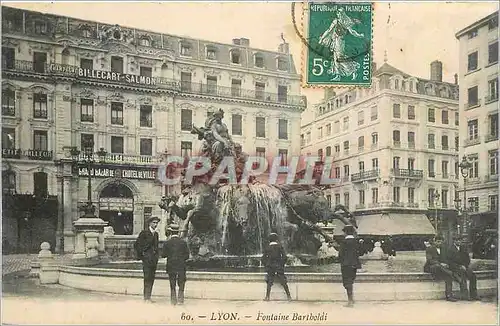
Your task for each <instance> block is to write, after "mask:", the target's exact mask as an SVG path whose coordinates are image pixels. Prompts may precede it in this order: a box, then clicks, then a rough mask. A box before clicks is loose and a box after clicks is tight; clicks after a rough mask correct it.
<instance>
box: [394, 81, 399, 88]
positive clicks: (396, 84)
mask: <svg viewBox="0 0 500 326" xmlns="http://www.w3.org/2000/svg"><path fill="white" fill-rule="evenodd" d="M394 89H399V79H395V80H394Z"/></svg>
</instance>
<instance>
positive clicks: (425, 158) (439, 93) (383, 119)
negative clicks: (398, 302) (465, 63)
mask: <svg viewBox="0 0 500 326" xmlns="http://www.w3.org/2000/svg"><path fill="white" fill-rule="evenodd" d="M386 60H387V59H385V62H384V64H383V65H382V66H381V67H380V68H379V69H376V67H374V69H373V70H374V80H373V84H372V87H371V88H366V89H363V88H358V89H353V90H346V91H343V92H340V93H335V92H334V91H332V90H326V91H325V96H324V101H323V102H322V103H320V104H318V105H317V107H316V112H315V114H316V116H315V119H314V121H313V122H311V123H309V124H307V125H304V126H302V132H301V142H302V153H303V154H305V155H317V156H319V157H323V158H324V157H333V167H332V176H333V177H336V178H338V179H339V180H340V181H339V182H338V184H336V185H334V186H333V187H332V188H331V189H330V190H329V192H330V193H329V194H328V195H327V196H328V199H329V200H330V201H331V203H332V206H334V205H338V204H342V205H345V206H346V207H347V208H348V209H349V210H350V211H352V212H353V213H354V214H355V215H359V216H360V217H359V223H361V224H364V227H361V225H360V230H361V229H364V230H365V231H363V232H368V233H370V232H372V234H375V235H376V234H378V233H377V232H379V231H376V230H371V229H372V228H376V226H375V224H376V223H378V222H380V219H381V218H383V217H384V216H386V215H384V213H390V212H395V213H397V214H395V216H396V217H395V218H397V216H405V218H406V220H405V221H401V225H406V226H405V227H406V228H407V229H406V230H402V231H403V232H404V233H402V234H407V233H408V232H410V230H413V231H416V232H417V234H422V232H423V233H425V232H427V233H428V232H432V233H434V231H433V229H432V227H434V226H436V224H435V221H432V222H433V225H432V227H429V221H428V220H427V218H425V215H423V214H426V215H428V216H429V217H431V220H432V219H435V217H436V216H438V217H439V219H438V220H439V221H441V222H440V223H441V224H442V221H443V219H444V216H445V215H448V214H450V213H451V212H452V208H453V198H454V192H455V190H456V186H457V183H458V179H457V167H456V166H457V164H458V125H459V114H458V85H457V84H456V83H455V84H453V83H447V82H443V81H442V63H441V62H439V61H434V62H432V63H431V64H430V72H431V73H430V79H423V78H419V77H415V76H410V75H408V74H406V73H404V72H403V71H401V70H399V69H396V68H394V67H393V66H391V65H390V64H388V63H387V61H386ZM381 214H382V215H381ZM405 214H406V215H405ZM419 214H420V215H419ZM377 221H378V222H377ZM380 223H382V222H380ZM426 226H427V228H425V227H426ZM440 227H442V226H441V225H440ZM419 228H420V229H419ZM386 229H387V230H386V231H389V232H390V233H391V232H392V234H401V233H400V231H401V230H399V229H397V227H396V226H395V225H392V226H389V225H388V226H387V227H386ZM419 232H420V233H419ZM410 233H411V232H410Z"/></svg>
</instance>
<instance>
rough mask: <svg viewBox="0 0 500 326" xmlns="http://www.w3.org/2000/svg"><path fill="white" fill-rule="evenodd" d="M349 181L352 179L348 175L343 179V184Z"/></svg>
mask: <svg viewBox="0 0 500 326" xmlns="http://www.w3.org/2000/svg"><path fill="white" fill-rule="evenodd" d="M349 180H350V178H349V176H348V175H347V176H343V177H342V182H349Z"/></svg>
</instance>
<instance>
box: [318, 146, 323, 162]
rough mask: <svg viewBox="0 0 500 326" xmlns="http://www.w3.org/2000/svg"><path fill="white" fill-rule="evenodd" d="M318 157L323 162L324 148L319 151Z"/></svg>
mask: <svg viewBox="0 0 500 326" xmlns="http://www.w3.org/2000/svg"><path fill="white" fill-rule="evenodd" d="M318 157H319V158H320V159H321V160H323V148H320V149H318Z"/></svg>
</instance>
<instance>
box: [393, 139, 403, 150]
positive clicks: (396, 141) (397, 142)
mask: <svg viewBox="0 0 500 326" xmlns="http://www.w3.org/2000/svg"><path fill="white" fill-rule="evenodd" d="M393 146H394V148H400V147H401V142H400V141H399V140H394V141H393Z"/></svg>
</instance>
